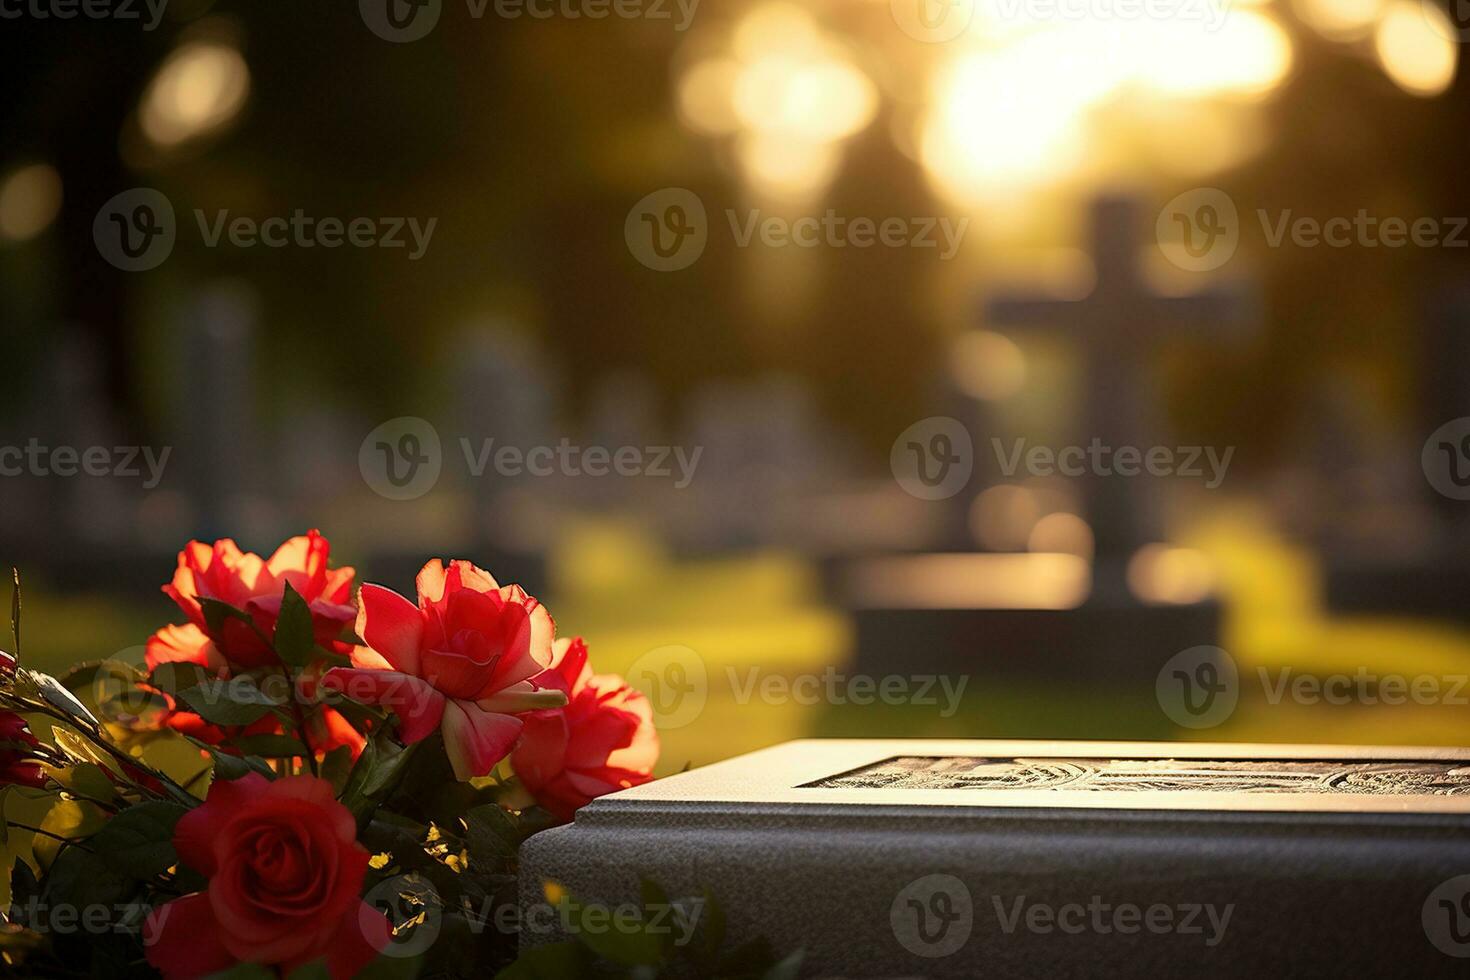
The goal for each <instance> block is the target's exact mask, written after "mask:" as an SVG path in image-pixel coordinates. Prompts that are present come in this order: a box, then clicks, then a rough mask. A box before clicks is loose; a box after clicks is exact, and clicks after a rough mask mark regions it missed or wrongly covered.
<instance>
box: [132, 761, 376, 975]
mask: <svg viewBox="0 0 1470 980" xmlns="http://www.w3.org/2000/svg"><path fill="white" fill-rule="evenodd" d="M174 848H175V849H176V850H177V851H178V853H179V858H180V859H181V860H182V861H183V863H185V864H187V865H188V866H189V867H191V868H193V869H194V870H195V871H198V872H199V873H200V874H202V875H204V876H205V877H207V878H208V879H209V886H208V888H207V889H206V890H205V891H202V892H195V893H194V894H192V895H185V896H184V897H183V898H179V899H176V900H174V901H172V902H169V903H168V904H167V905H162V906H159V907H158V908H155V909H154V910H153V911H152V912H150V913H149V914H148V919H147V922H146V923H145V924H144V930H143V939H144V945H145V947H146V949H145V952H146V955H147V958H148V962H149V964H151V965H152V966H153V967H154V969H156V970H158V971H159V972H161V973H162V974H163V975H164V977H165V980H176V978H178V980H182V978H193V977H203V976H208V975H210V974H212V973H217V972H219V971H221V970H225V969H228V968H229V967H231V966H233V965H234V964H236V963H260V964H263V965H265V966H270V967H275V968H277V969H278V970H279V971H280V972H281V973H282V974H283V975H285V974H288V973H290V972H291V971H292V970H294V969H296V968H297V967H299V966H302V965H303V964H306V963H310V962H313V961H315V960H319V959H321V958H323V957H325V958H326V962H327V968H328V970H329V972H330V973H331V975H332V977H333V980H345V978H348V977H351V976H353V975H354V974H356V973H357V972H358V971H359V970H361V969H362V968H363V967H365V966H366V965H367V964H368V963H370V962H371V961H372V960H373V959H374V958H375V957H376V956H377V954H378V952H379V951H380V950H382V949H383V948H384V947H386V946H387V945H388V941H389V938H390V926H389V923H388V920H387V919H386V918H384V916H383V914H382V913H381V912H379V911H378V910H377V909H375V908H373V907H372V906H370V905H368V904H367V903H365V902H364V901H363V900H362V898H361V892H362V885H363V880H364V879H365V877H366V876H367V869H368V860H369V857H370V855H369V854H368V852H367V849H366V848H364V847H363V846H362V845H361V844H359V843H357V827H356V824H355V823H354V821H353V819H352V814H351V813H350V812H349V811H348V809H347V808H346V807H345V806H343V805H342V804H341V803H338V802H337V801H336V800H335V799H334V798H333V796H332V787H331V784H330V783H328V782H327V781H326V780H324V779H317V778H316V777H314V776H287V777H285V778H282V779H278V780H276V781H274V782H271V781H270V780H267V779H266V778H265V777H264V776H262V775H260V774H258V773H251V774H250V775H248V776H245V777H243V778H241V779H237V780H234V781H233V782H231V781H227V780H219V781H216V782H215V783H214V784H213V785H211V786H210V788H209V798H208V799H206V800H205V801H204V804H203V805H202V806H199V807H196V808H195V809H193V810H190V811H189V812H188V813H186V814H184V816H183V817H181V818H180V819H179V823H178V826H177V827H176V828H175V829H174Z"/></svg>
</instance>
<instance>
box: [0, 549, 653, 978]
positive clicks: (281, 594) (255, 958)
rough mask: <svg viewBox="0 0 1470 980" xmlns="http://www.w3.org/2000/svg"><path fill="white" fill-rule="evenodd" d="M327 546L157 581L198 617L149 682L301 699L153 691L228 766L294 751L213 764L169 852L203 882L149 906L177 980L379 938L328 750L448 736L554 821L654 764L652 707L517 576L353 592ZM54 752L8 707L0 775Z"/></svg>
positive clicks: (246, 558) (150, 935)
mask: <svg viewBox="0 0 1470 980" xmlns="http://www.w3.org/2000/svg"><path fill="white" fill-rule="evenodd" d="M329 550H330V546H329V544H328V542H327V539H326V538H324V537H323V536H322V535H320V534H319V533H318V532H316V531H314V530H313V531H311V532H309V533H308V534H306V535H303V536H300V537H296V538H292V539H291V540H289V541H287V542H286V543H285V544H283V545H282V546H281V547H280V548H279V549H278V550H277V551H276V552H275V553H274V554H273V555H272V556H271V557H270V558H268V559H265V558H262V557H260V556H258V555H254V554H250V553H246V552H242V551H241V550H240V549H239V548H238V547H237V546H236V545H235V543H234V542H233V541H230V540H221V541H216V542H215V543H214V544H212V545H210V544H205V543H202V542H197V541H196V542H190V543H189V545H188V546H187V547H186V548H185V549H184V550H183V551H182V552H180V554H179V561H178V568H177V571H176V572H175V575H174V578H173V581H172V582H171V583H170V584H169V585H166V586H164V591H165V592H166V593H167V594H168V595H169V596H170V597H171V598H172V599H173V600H174V601H175V602H176V603H177V604H178V606H179V608H180V609H182V610H183V612H184V614H185V615H186V616H187V617H188V622H187V623H185V624H183V625H172V626H166V627H164V628H162V629H160V630H159V631H158V632H157V633H156V634H155V635H154V636H153V637H152V638H151V639H150V640H149V642H148V644H147V648H146V649H147V652H146V661H147V666H148V668H149V670H150V672H151V673H150V677H152V676H157V674H158V672H159V671H160V670H161V669H164V668H166V665H170V664H172V665H177V667H176V668H174V669H178V668H183V669H187V670H191V671H192V670H196V668H197V672H198V673H199V674H200V675H201V676H204V677H206V678H209V679H210V680H211V681H214V682H217V683H225V682H228V681H229V680H231V679H233V678H242V677H243V678H257V679H258V678H260V677H262V676H266V675H271V674H276V675H278V676H279V677H280V678H281V679H282V680H283V681H285V682H288V683H289V692H290V693H289V695H288V696H287V697H286V698H285V703H283V704H281V705H278V709H279V710H272V711H270V712H268V713H265V714H263V715H261V716H260V717H258V718H256V719H254V720H251V721H249V722H248V723H242V724H233V723H229V722H221V721H220V720H219V719H218V718H216V719H214V720H211V719H210V718H207V717H205V716H204V714H202V713H201V711H203V706H202V705H201V704H200V703H199V702H197V701H189V700H185V699H181V698H179V697H177V696H173V695H170V694H167V693H161V694H159V696H160V697H161V698H162V700H163V709H162V711H161V712H160V713H159V715H158V717H157V719H156V723H157V724H158V725H160V726H166V727H167V728H170V729H173V730H175V731H177V732H179V733H181V734H185V735H187V736H189V737H190V738H192V739H194V740H195V741H196V742H197V743H199V744H200V745H204V746H209V747H210V748H211V749H212V750H213V752H214V753H216V754H215V758H216V759H217V760H218V759H219V758H221V756H222V755H223V754H232V753H234V754H241V755H248V754H249V753H248V751H245V750H243V749H242V748H240V747H241V746H245V745H248V744H251V739H252V738H254V739H256V740H257V741H258V739H259V738H260V737H262V736H276V737H278V740H279V738H289V737H294V738H295V739H296V741H295V742H294V743H290V744H294V745H296V746H298V748H299V749H300V751H301V752H302V754H301V755H300V756H296V757H292V756H289V755H287V756H285V757H278V758H276V759H275V761H273V762H272V763H270V769H269V770H268V771H267V772H260V771H255V770H252V771H250V772H248V773H247V774H244V775H240V776H238V777H237V778H234V779H228V778H222V776H221V773H220V771H219V768H220V767H219V763H218V762H217V763H216V773H215V777H214V780H213V782H212V783H211V785H210V788H209V791H208V794H207V797H206V799H205V800H204V801H203V802H202V804H198V803H197V801H194V802H195V803H196V804H197V805H195V806H194V807H193V808H192V809H190V810H188V812H187V813H185V814H184V815H183V816H182V817H180V818H179V819H178V821H177V825H176V827H175V829H174V832H173V839H172V843H173V846H174V849H175V851H176V853H177V857H178V858H179V860H180V861H181V862H182V864H183V865H185V866H187V868H189V869H191V870H192V871H193V872H196V873H197V874H198V875H200V876H203V878H204V879H205V880H206V884H205V887H204V888H203V889H202V890H200V891H197V892H194V893H192V894H187V895H184V896H183V897H179V898H176V899H174V900H172V901H169V902H167V903H166V904H161V905H158V906H156V907H155V908H154V909H153V912H152V913H151V915H150V916H149V919H148V922H147V925H146V928H145V932H144V941H145V945H146V954H147V958H148V962H149V963H150V964H152V965H153V966H154V967H155V968H157V969H158V970H160V971H161V972H162V973H163V974H164V975H165V976H166V977H194V976H203V975H208V974H210V973H213V972H217V971H219V970H222V969H226V968H228V967H229V966H231V965H232V964H235V963H259V964H265V965H268V966H273V967H276V968H277V969H279V970H280V971H281V973H282V974H283V975H284V974H285V973H288V972H289V971H290V970H291V969H293V968H295V967H297V966H300V965H302V964H305V963H309V962H314V961H317V960H322V959H325V961H326V964H327V966H328V968H329V970H330V972H331V974H332V976H334V977H346V976H351V975H352V974H354V973H355V972H356V971H357V970H359V969H360V968H362V967H363V966H364V965H365V964H366V963H367V962H369V961H370V960H371V959H372V958H373V957H374V956H375V955H376V953H377V951H378V950H380V949H382V948H383V947H384V946H385V945H386V944H387V942H388V940H389V927H388V923H387V920H386V919H385V918H384V917H383V915H382V913H380V912H379V911H377V910H376V909H373V908H372V907H371V906H369V905H367V904H365V903H364V902H363V901H362V898H361V894H362V890H363V885H364V882H365V880H366V877H367V874H368V868H369V859H370V856H371V855H370V853H369V851H368V849H367V848H365V847H363V846H362V844H361V843H360V842H359V841H358V828H359V819H358V818H355V817H354V814H353V812H351V811H350V810H349V808H348V807H347V806H345V805H344V803H343V802H342V801H340V800H339V799H338V796H337V791H336V790H334V788H333V784H332V783H330V782H328V781H327V780H326V779H323V778H320V777H319V776H318V775H315V774H316V773H317V771H318V767H319V763H321V762H322V760H324V759H325V758H326V756H328V755H329V754H333V753H335V754H337V755H342V754H347V755H349V756H350V757H351V758H352V759H354V760H356V759H357V757H358V756H359V755H360V754H362V753H363V752H364V747H365V746H366V745H367V743H368V740H369V739H370V738H381V737H384V736H396V737H395V739H394V741H395V743H396V744H401V745H403V746H410V747H411V746H416V745H419V743H424V744H426V745H442V746H443V753H444V755H445V756H447V762H448V768H449V770H450V771H452V773H453V776H454V778H455V779H458V780H461V781H469V780H474V779H476V778H477V777H485V776H489V775H491V774H492V773H494V772H496V771H497V768H498V767H499V765H500V763H501V762H502V761H503V760H508V765H509V768H510V770H511V772H512V773H513V774H514V777H515V779H516V780H518V781H519V784H520V785H521V786H522V787H523V788H524V790H525V791H526V792H528V793H529V795H530V797H532V798H534V800H535V801H536V803H538V804H539V805H540V806H541V807H542V808H544V809H545V810H546V811H548V812H549V813H550V814H552V815H554V817H555V818H557V819H562V820H565V819H569V818H570V816H571V814H572V812H573V811H574V810H575V809H576V808H577V807H579V806H581V805H582V804H584V803H586V802H588V801H589V800H591V799H593V798H595V797H597V796H600V795H602V794H605V793H608V792H612V791H613V790H616V789H619V788H623V787H627V786H632V785H635V784H638V783H641V782H644V781H646V780H648V779H649V778H650V776H651V772H652V768H653V765H654V762H655V761H656V758H657V755H658V748H659V746H658V736H657V734H656V732H655V730H654V727H653V721H652V714H651V710H650V708H649V705H648V703H647V701H646V700H645V699H644V698H643V696H642V695H641V694H639V693H638V692H637V691H635V690H633V689H632V688H630V687H629V686H628V685H627V684H626V683H625V682H624V681H623V679H622V678H620V677H617V676H615V675H599V674H594V673H593V672H592V669H591V666H590V664H589V663H588V659H587V648H586V646H585V644H584V643H583V642H582V640H581V639H580V638H577V639H557V638H556V636H555V626H554V624H553V622H552V618H551V616H550V614H549V613H548V612H547V609H546V607H545V606H543V605H542V604H541V603H540V602H538V601H537V600H536V599H535V598H533V597H532V596H530V595H528V594H527V593H526V592H525V591H524V590H523V589H521V588H520V587H519V586H516V585H509V586H502V585H500V584H499V583H497V582H496V581H495V579H494V578H492V577H491V576H490V574H488V573H487V572H485V571H483V570H482V569H480V568H477V567H475V566H474V565H473V564H471V563H469V562H466V561H453V562H450V563H449V565H448V567H447V568H446V567H445V566H444V564H443V563H442V562H440V561H438V560H434V561H430V562H429V563H428V564H426V565H425V566H424V567H423V569H422V570H421V571H420V572H419V574H418V578H417V582H416V585H417V592H418V596H417V602H414V601H411V600H409V599H407V598H405V597H403V596H401V595H399V594H397V593H396V592H393V591H391V590H389V589H386V588H383V587H381V586H377V585H370V584H369V585H363V586H362V587H361V589H360V590H359V591H358V593H357V595H356V598H355V601H354V596H353V587H354V572H353V570H352V569H351V568H336V569H332V568H329V567H328V555H329ZM308 616H309V634H310V639H309V640H305V641H302V640H299V639H298V640H297V641H296V643H295V644H294V646H295V648H296V649H295V650H294V651H293V653H294V655H293V656H291V657H289V658H288V657H285V656H283V650H284V645H285V643H286V642H287V641H286V640H283V639H282V638H283V636H285V634H286V633H287V631H288V630H287V627H288V621H290V625H291V627H292V628H293V629H295V631H296V634H297V636H298V637H300V636H302V635H305V633H306V631H307V630H306V626H305V622H304V620H305V618H306V617H308ZM303 645H304V646H305V647H306V650H305V653H304V654H303V653H302V650H301V649H300V648H301V647H302V646H303ZM344 699H345V701H344ZM205 713H207V712H205ZM97 731H98V733H101V731H102V728H101V726H98V729H97ZM420 747H422V746H420ZM46 751H47V747H46V746H45V745H43V744H40V743H38V742H37V740H36V738H35V737H34V736H33V735H32V734H31V732H30V731H29V730H28V729H27V727H26V723H25V721H24V720H23V719H22V718H21V717H20V716H19V715H15V714H11V713H4V714H0V782H9V783H17V784H25V785H30V786H43V785H45V783H46V780H47V778H48V769H47V766H46V765H45V764H44V763H46V762H47V761H48V760H47V759H46V757H45V752H46ZM434 751H437V750H434ZM122 758H124V759H125V760H126V758H127V757H126V756H123V757H122ZM256 761H257V762H259V760H256ZM124 764H125V765H126V762H125V763H124ZM446 778H447V777H446Z"/></svg>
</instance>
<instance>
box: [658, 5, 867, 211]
mask: <svg viewBox="0 0 1470 980" xmlns="http://www.w3.org/2000/svg"><path fill="white" fill-rule="evenodd" d="M731 50H732V52H733V56H732V57H723V56H721V57H715V58H706V59H705V60H702V61H699V62H697V63H695V64H694V65H692V66H691V67H690V68H689V69H688V70H687V71H686V72H684V74H683V75H682V76H681V77H680V79H679V81H678V99H677V102H678V109H679V116H680V119H681V120H683V122H684V123H685V124H686V125H688V126H689V127H690V128H691V129H693V130H695V131H697V132H701V133H704V134H706V135H710V136H725V135H731V134H736V135H737V145H736V155H737V159H738V160H739V162H740V165H741V168H742V172H743V173H744V175H745V177H746V179H747V181H748V182H749V183H750V184H751V185H752V186H753V187H754V188H755V189H756V190H757V191H759V192H761V193H763V194H766V195H769V196H775V197H780V198H786V199H800V198H803V197H809V196H811V195H813V194H815V193H818V192H820V191H821V190H823V189H824V188H826V186H827V185H828V184H829V183H830V182H831V180H832V178H833V176H834V175H835V174H836V171H837V166H838V163H839V162H840V153H839V148H840V144H841V142H842V141H843V140H845V139H847V138H848V137H850V136H852V135H854V134H855V133H858V132H861V131H862V130H863V129H865V128H866V127H867V126H868V124H869V123H871V122H872V121H873V118H874V116H876V114H877V111H878V90H877V88H876V87H875V86H874V85H873V82H872V81H871V80H870V79H869V78H868V76H867V75H866V74H864V73H863V71H862V70H861V69H860V68H859V67H858V66H857V65H856V64H855V63H854V62H853V60H852V59H851V57H850V56H849V55H848V54H847V53H846V51H845V50H844V49H843V48H842V46H841V45H840V44H838V43H837V42H836V41H835V40H833V39H832V38H829V37H827V36H826V35H825V34H824V33H823V31H822V30H821V28H820V27H819V26H818V25H817V23H816V22H815V21H814V20H813V19H812V17H811V15H810V14H808V13H807V12H806V11H805V10H803V9H801V8H800V7H796V6H793V5H791V4H786V3H772V4H765V5H763V6H760V7H757V8H756V9H755V10H753V11H751V12H750V13H749V14H747V15H746V16H745V17H744V18H743V19H742V20H741V22H740V23H739V25H738V26H737V27H736V29H735V32H734V36H733V39H732V43H731Z"/></svg>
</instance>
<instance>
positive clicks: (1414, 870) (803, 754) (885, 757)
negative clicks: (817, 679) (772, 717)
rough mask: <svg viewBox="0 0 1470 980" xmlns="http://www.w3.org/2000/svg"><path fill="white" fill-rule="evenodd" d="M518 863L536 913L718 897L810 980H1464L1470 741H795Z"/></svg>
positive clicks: (672, 785)
mask: <svg viewBox="0 0 1470 980" xmlns="http://www.w3.org/2000/svg"><path fill="white" fill-rule="evenodd" d="M520 874H521V884H520V887H521V900H522V905H523V912H527V913H529V907H530V906H531V905H533V904H536V903H538V902H540V901H541V900H542V894H543V888H544V885H545V883H546V882H548V881H554V882H557V883H559V884H560V885H562V886H564V887H565V888H566V889H567V891H568V892H569V893H570V894H571V895H572V896H573V897H574V898H575V899H576V900H577V901H579V902H581V903H584V904H592V903H598V904H601V903H606V904H607V905H608V906H615V905H618V904H621V903H625V902H636V901H637V900H638V898H639V894H640V892H639V882H640V879H641V878H644V877H646V878H649V879H652V880H654V881H656V882H657V883H659V884H660V885H661V886H662V887H663V888H664V890H665V891H666V892H667V893H668V894H669V895H670V896H671V897H676V898H677V897H678V896H697V895H700V894H702V891H703V889H706V888H708V889H709V890H710V892H711V894H712V895H713V896H714V897H715V898H716V899H717V900H718V901H719V902H720V903H721V905H722V906H723V907H724V909H725V914H726V928H727V929H728V933H727V935H728V939H727V941H728V942H731V943H734V944H739V943H741V942H744V941H749V940H752V939H755V938H758V937H763V938H765V939H766V940H768V941H769V942H770V943H771V944H772V945H773V947H774V948H775V949H776V950H778V951H790V950H795V949H798V948H802V949H805V951H806V959H805V963H804V966H803V971H804V973H808V974H809V975H812V976H827V977H839V976H840V977H900V976H902V977H918V976H925V977H975V976H1000V977H1037V978H1041V977H1045V978H1055V977H1100V976H1106V977H1137V976H1149V975H1152V976H1191V977H1240V976H1249V975H1260V976H1335V975H1344V974H1346V975H1358V976H1375V975H1376V976H1463V975H1464V973H1463V971H1464V969H1465V962H1466V961H1465V958H1466V957H1470V750H1465V749H1411V748H1392V749H1389V748H1362V747H1350V746H1320V745H1318V746H1292V745H1245V744H1205V743H1196V744H1185V743H1148V742H1034V741H1033V742H1016V741H927V740H894V741H882V740H854V741H847V740H833V741H799V742H791V743H787V744H785V745H781V746H776V747H774V748H770V749H765V750H763V751H760V752H756V753H753V754H751V755H747V756H742V757H739V758H736V759H731V760H728V761H726V762H722V763H719V764H716V765H712V766H708V767H706V768H703V769H698V770H694V771H692V772H688V773H683V774H680V775H677V776H672V777H669V778H667V779H663V780H660V781H657V782H654V783H650V784H647V785H645V786H640V787H636V788H634V789H631V790H624V791H622V792H620V793H615V794H613V795H611V796H606V797H603V798H601V799H598V800H596V801H594V802H592V803H591V804H589V805H588V806H586V807H584V808H583V809H581V810H580V811H578V813H577V816H576V819H575V821H574V822H573V823H572V824H570V825H567V826H564V827H560V828H556V829H553V830H548V831H544V832H542V833H540V834H537V835H535V836H534V837H532V838H531V839H530V840H529V841H527V843H526V844H525V845H524V847H523V848H522V851H521V872H520ZM526 918H527V920H529V914H528V915H527V917H526ZM564 938H567V937H566V936H564V935H562V934H560V933H557V932H556V931H555V930H552V931H550V932H544V931H543V932H538V933H537V934H535V935H531V934H524V935H523V936H522V939H521V942H522V944H523V946H532V945H537V944H540V943H543V942H549V941H555V940H558V939H564Z"/></svg>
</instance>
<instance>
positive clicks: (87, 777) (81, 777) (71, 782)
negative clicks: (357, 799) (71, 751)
mask: <svg viewBox="0 0 1470 980" xmlns="http://www.w3.org/2000/svg"><path fill="white" fill-rule="evenodd" d="M56 781H57V782H59V783H61V785H63V786H65V787H66V788H67V789H69V790H72V791H73V792H75V793H77V794H79V795H81V796H88V797H91V798H92V799H94V800H101V801H102V802H104V803H110V802H112V800H113V799H114V798H115V797H116V796H117V787H116V786H115V785H113V782H112V780H111V779H110V778H108V775H107V773H106V772H105V771H104V770H103V768H102V767H101V766H99V765H97V764H96V763H94V762H79V763H77V764H76V765H74V766H72V767H71V768H70V769H67V770H65V771H63V772H61V773H60V774H58V775H57V777H56Z"/></svg>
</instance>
